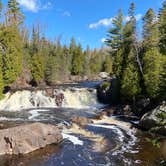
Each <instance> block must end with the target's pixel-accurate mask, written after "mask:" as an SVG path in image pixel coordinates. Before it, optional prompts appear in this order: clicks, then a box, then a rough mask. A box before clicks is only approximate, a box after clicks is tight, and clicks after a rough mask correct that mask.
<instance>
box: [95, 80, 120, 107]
mask: <svg viewBox="0 0 166 166" xmlns="http://www.w3.org/2000/svg"><path fill="white" fill-rule="evenodd" d="M97 96H98V99H99V101H101V102H102V103H105V104H115V103H118V102H119V81H118V80H117V79H116V78H114V77H112V78H111V80H110V81H106V82H103V83H102V84H101V85H100V86H99V87H98V88H97Z"/></svg>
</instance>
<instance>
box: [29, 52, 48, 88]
mask: <svg viewBox="0 0 166 166" xmlns="http://www.w3.org/2000/svg"><path fill="white" fill-rule="evenodd" d="M31 65H32V66H31V72H32V76H33V81H34V83H35V84H37V85H39V84H40V83H42V82H43V80H44V75H45V65H44V58H43V56H42V55H41V53H35V54H33V56H32V62H31Z"/></svg>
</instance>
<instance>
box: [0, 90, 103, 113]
mask: <svg viewBox="0 0 166 166" xmlns="http://www.w3.org/2000/svg"><path fill="white" fill-rule="evenodd" d="M52 92H53V93H52V95H50V94H48V93H47V91H46V90H36V91H29V90H22V91H16V92H14V93H7V94H6V95H5V98H4V99H3V100H1V101H0V110H1V111H4V110H7V111H20V110H24V109H32V108H33V109H36V108H57V107H64V108H76V109H77V108H78V109H81V108H100V107H102V104H100V103H99V102H98V101H97V94H96V93H97V92H96V90H95V89H92V88H59V89H52Z"/></svg>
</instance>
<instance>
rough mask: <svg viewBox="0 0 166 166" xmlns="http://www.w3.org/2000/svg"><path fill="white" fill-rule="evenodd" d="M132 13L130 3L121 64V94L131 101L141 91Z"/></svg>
mask: <svg viewBox="0 0 166 166" xmlns="http://www.w3.org/2000/svg"><path fill="white" fill-rule="evenodd" d="M134 15H135V5H134V3H131V5H130V8H129V17H130V20H129V21H128V22H127V23H126V25H125V28H124V54H125V61H123V64H122V70H123V74H122V80H121V94H122V96H124V97H125V98H128V99H130V100H133V102H134V101H135V99H136V97H137V96H138V95H139V94H140V92H141V88H140V73H139V68H138V63H137V58H136V51H135V45H134V43H135V42H136V19H135V16H134Z"/></svg>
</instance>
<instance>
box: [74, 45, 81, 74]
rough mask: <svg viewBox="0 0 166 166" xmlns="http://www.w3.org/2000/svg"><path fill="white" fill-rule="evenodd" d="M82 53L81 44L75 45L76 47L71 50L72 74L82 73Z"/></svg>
mask: <svg viewBox="0 0 166 166" xmlns="http://www.w3.org/2000/svg"><path fill="white" fill-rule="evenodd" d="M82 59H83V53H82V47H81V44H79V45H78V46H77V48H76V49H75V50H74V52H73V57H72V74H73V75H80V74H81V73H82V66H83V61H82Z"/></svg>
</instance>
